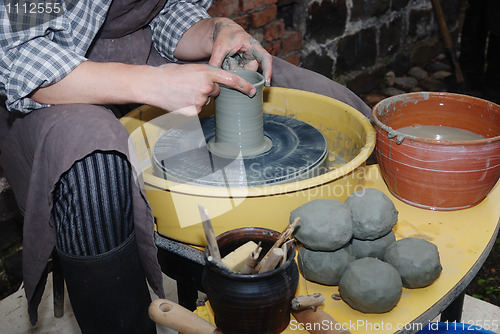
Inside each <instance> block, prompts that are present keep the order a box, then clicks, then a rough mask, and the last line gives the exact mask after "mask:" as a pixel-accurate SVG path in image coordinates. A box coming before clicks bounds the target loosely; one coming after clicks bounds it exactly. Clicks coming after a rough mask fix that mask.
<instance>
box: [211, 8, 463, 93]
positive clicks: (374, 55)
mask: <svg viewBox="0 0 500 334" xmlns="http://www.w3.org/2000/svg"><path fill="white" fill-rule="evenodd" d="M462 1H463V0H441V6H442V7H443V12H444V13H445V18H446V22H447V25H448V29H449V31H450V33H451V35H452V40H453V41H454V44H455V45H456V42H457V39H458V35H459V15H460V9H461V7H462V6H461V4H462ZM209 12H210V14H211V15H212V16H226V17H230V18H232V19H234V20H235V21H236V22H238V23H239V24H241V25H242V26H243V27H244V28H245V29H246V30H247V31H248V32H249V33H251V34H252V35H254V36H255V37H256V38H257V39H258V40H259V41H260V42H261V43H262V44H263V46H264V47H265V48H266V49H267V50H268V52H270V53H271V54H273V55H276V56H278V57H280V58H283V59H285V60H287V61H289V62H291V63H293V64H296V65H300V66H302V67H305V68H309V69H311V70H314V71H316V72H319V73H321V74H324V75H326V76H327V77H329V78H332V79H335V80H336V81H339V82H341V83H343V84H346V85H347V86H349V87H350V88H351V89H353V90H354V91H355V92H356V93H358V94H362V93H365V92H368V91H369V90H371V89H373V88H374V87H375V86H376V85H378V84H379V83H380V81H381V78H382V77H383V75H384V74H385V73H386V72H387V71H388V70H393V71H395V72H396V73H404V72H405V71H407V70H408V69H409V68H410V67H411V66H413V65H421V64H423V63H425V62H427V61H429V60H430V59H432V58H433V57H435V56H436V55H437V54H438V53H441V52H443V51H444V46H443V42H442V39H441V35H440V33H439V29H438V25H437V23H436V19H435V17H434V12H433V9H432V5H431V1H430V0H215V1H214V4H213V6H212V8H211V9H210V11H209Z"/></svg>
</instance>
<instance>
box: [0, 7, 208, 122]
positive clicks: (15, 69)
mask: <svg viewBox="0 0 500 334" xmlns="http://www.w3.org/2000/svg"><path fill="white" fill-rule="evenodd" d="M62 2H63V3H64V1H62ZM111 2H112V0H78V1H75V0H73V1H67V3H69V5H68V6H69V7H70V8H65V11H64V13H63V14H62V15H59V16H57V17H55V16H54V17H50V20H47V19H42V17H41V16H39V17H37V18H36V19H38V21H35V22H33V17H29V16H25V17H24V18H23V17H22V16H15V17H14V16H12V15H9V14H11V11H12V10H13V7H8V6H7V5H5V4H7V3H8V2H7V0H4V1H2V4H0V6H1V8H0V24H1V25H0V27H1V28H0V29H1V31H0V46H1V48H2V53H1V54H0V95H5V96H6V97H7V101H6V106H7V108H8V109H9V110H19V111H22V112H25V113H28V112H30V111H31V110H34V109H39V108H43V107H46V106H47V105H43V104H40V103H37V102H35V101H33V100H32V99H30V98H29V97H28V96H29V95H30V94H31V93H32V92H33V91H34V90H36V89H37V88H39V87H45V86H48V85H50V84H53V83H55V82H57V81H59V80H61V79H62V78H64V77H65V76H66V75H68V74H69V73H70V72H71V71H72V70H73V69H74V68H75V67H77V66H78V65H79V64H80V63H82V62H83V61H85V60H87V59H86V58H85V54H86V53H87V50H88V49H89V47H90V45H91V43H92V41H93V40H94V38H95V36H96V34H97V32H98V31H99V29H100V27H101V26H102V24H103V22H104V20H105V18H106V13H107V11H108V9H109V6H110V4H111ZM10 3H11V4H13V3H14V1H10ZM19 3H21V1H19ZM42 3H44V4H46V3H45V2H42ZM211 3H212V0H185V1H182V2H179V1H176V0H168V1H167V3H166V4H165V7H164V8H163V9H162V11H161V12H160V13H159V15H158V16H157V17H155V18H154V19H153V20H152V21H151V23H150V27H151V29H152V31H153V44H154V46H155V48H156V49H157V50H158V52H159V53H160V54H161V55H162V56H163V57H165V58H167V59H168V60H170V61H176V59H175V58H174V55H173V54H174V50H175V47H176V46H177V43H178V41H179V40H180V39H181V37H182V35H183V34H184V32H185V31H186V30H187V29H189V28H190V27H191V26H192V25H193V24H194V23H196V22H197V21H198V20H200V19H202V18H208V17H209V15H208V13H207V10H208V8H209V7H210V5H211ZM19 7H20V6H19ZM19 7H16V10H20V8H19ZM9 10H10V11H9ZM21 10H22V8H21ZM8 11H9V13H8ZM13 18H14V19H13ZM45 18H46V17H45ZM14 20H15V21H16V22H14ZM30 20H31V21H30ZM26 22H27V23H26ZM23 24H24V26H23Z"/></svg>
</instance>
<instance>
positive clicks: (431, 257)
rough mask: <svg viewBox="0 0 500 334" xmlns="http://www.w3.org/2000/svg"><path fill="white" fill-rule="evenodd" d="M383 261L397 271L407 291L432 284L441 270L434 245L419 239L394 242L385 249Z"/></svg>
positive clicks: (437, 252)
mask: <svg viewBox="0 0 500 334" xmlns="http://www.w3.org/2000/svg"><path fill="white" fill-rule="evenodd" d="M384 261H386V262H387V263H390V264H391V265H393V266H394V268H396V269H397V270H398V272H399V274H400V275H401V279H402V280H403V286H404V287H405V288H409V289H415V288H423V287H426V286H428V285H430V284H432V283H433V282H434V281H435V280H436V279H437V278H438V277H439V275H440V274H441V271H442V269H443V268H442V267H441V261H440V259H439V251H438V248H437V247H436V245H434V244H433V243H432V242H429V241H427V240H424V239H420V238H405V239H401V240H398V241H396V242H395V243H393V244H392V245H391V246H389V247H388V248H387V251H386V253H385V258H384Z"/></svg>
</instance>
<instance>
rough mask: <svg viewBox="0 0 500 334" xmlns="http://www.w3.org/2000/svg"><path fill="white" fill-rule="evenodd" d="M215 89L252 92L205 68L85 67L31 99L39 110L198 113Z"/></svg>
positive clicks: (246, 85)
mask: <svg viewBox="0 0 500 334" xmlns="http://www.w3.org/2000/svg"><path fill="white" fill-rule="evenodd" d="M216 83H223V84H225V85H228V86H231V87H234V88H236V89H238V90H240V91H242V92H244V93H247V94H249V95H252V92H255V87H253V86H252V85H251V84H250V83H248V82H247V81H245V80H243V79H242V78H240V77H239V76H237V75H235V74H233V73H229V72H227V71H224V70H222V69H217V68H214V67H212V66H209V65H205V64H186V65H177V64H166V65H163V66H160V67H152V66H147V65H128V64H122V63H98V62H92V61H85V62H83V63H81V64H80V65H78V66H77V67H76V68H75V69H74V70H73V71H72V72H71V73H69V74H68V75H67V76H65V77H64V78H63V79H61V80H60V81H58V82H56V83H54V84H52V85H50V86H47V87H43V88H39V89H37V90H36V91H35V92H34V93H33V94H32V95H31V98H32V99H33V100H34V101H36V102H39V103H43V104H68V103H86V104H125V103H141V104H148V105H152V106H156V107H160V108H162V109H165V110H169V111H173V110H178V109H181V108H185V107H188V106H194V107H195V108H196V111H197V112H199V111H200V110H201V108H202V107H203V106H204V105H205V103H206V102H207V98H208V97H209V96H215V95H217V94H218V93H219V86H218V85H217V84H216ZM254 94H255V93H254Z"/></svg>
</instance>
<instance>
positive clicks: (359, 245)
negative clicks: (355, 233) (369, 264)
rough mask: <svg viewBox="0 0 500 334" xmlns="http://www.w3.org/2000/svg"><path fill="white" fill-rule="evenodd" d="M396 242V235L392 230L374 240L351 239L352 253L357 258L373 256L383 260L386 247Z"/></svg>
mask: <svg viewBox="0 0 500 334" xmlns="http://www.w3.org/2000/svg"><path fill="white" fill-rule="evenodd" d="M394 242H396V235H395V234H394V231H390V232H389V233H387V234H386V235H384V236H383V237H380V238H378V239H375V240H359V239H355V238H353V239H352V242H351V244H352V253H353V255H354V256H356V258H357V259H361V258H363V257H375V258H377V259H380V260H383V259H384V256H385V251H386V250H387V247H389V246H390V245H392V244H393V243H394Z"/></svg>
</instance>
